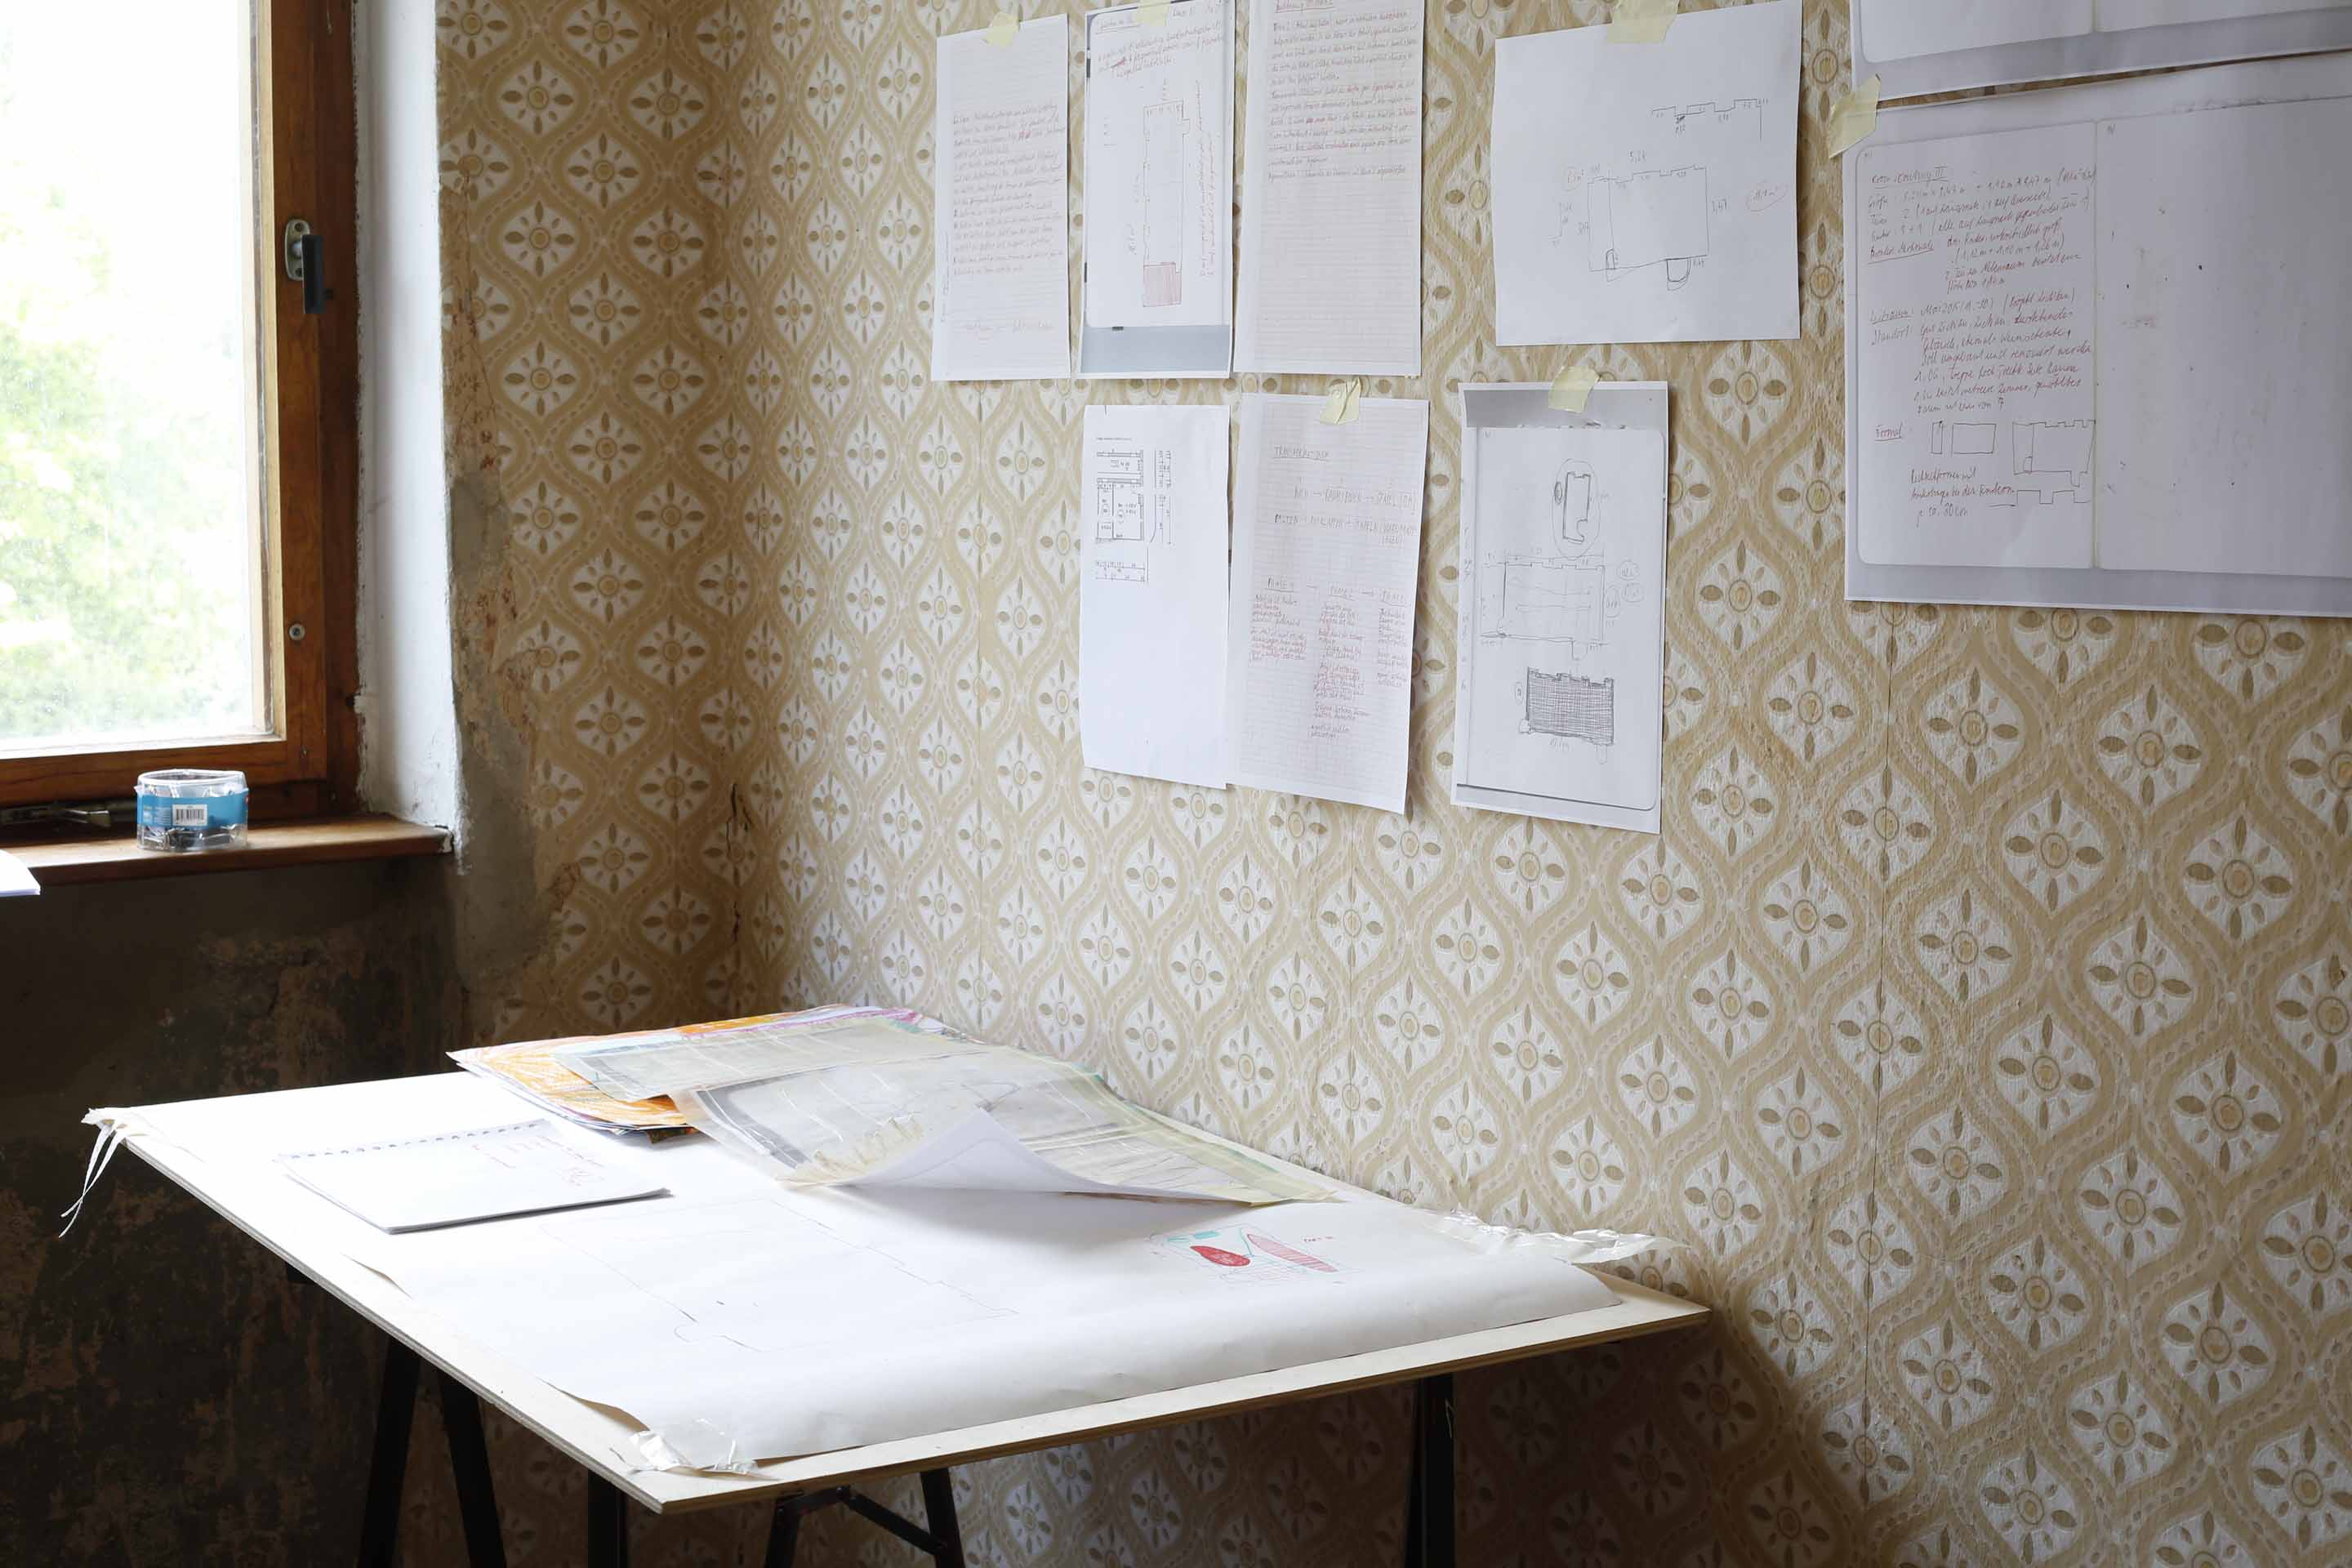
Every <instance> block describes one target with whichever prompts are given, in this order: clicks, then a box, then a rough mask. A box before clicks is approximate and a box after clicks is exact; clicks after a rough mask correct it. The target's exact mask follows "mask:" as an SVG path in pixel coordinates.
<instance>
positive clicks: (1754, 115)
mask: <svg viewBox="0 0 2352 1568" xmlns="http://www.w3.org/2000/svg"><path fill="white" fill-rule="evenodd" d="M1650 118H1651V119H1653V120H1657V121H1664V122H1666V123H1668V124H1671V125H1672V126H1673V127H1674V128H1675V135H1677V136H1679V135H1681V134H1682V133H1683V127H1685V126H1686V125H1694V124H1695V125H1697V126H1699V127H1701V128H1702V129H1704V128H1705V127H1706V126H1709V125H1713V126H1716V127H1717V128H1722V129H1728V130H1733V131H1739V132H1746V133H1748V135H1751V136H1753V137H1755V139H1756V140H1757V141H1759V142H1761V141H1762V140H1764V100H1762V99H1760V98H1735V99H1733V100H1731V101H1730V102H1729V103H1714V102H1708V103H1668V104H1663V105H1661V106H1659V107H1658V108H1656V109H1654V110H1650Z"/></svg>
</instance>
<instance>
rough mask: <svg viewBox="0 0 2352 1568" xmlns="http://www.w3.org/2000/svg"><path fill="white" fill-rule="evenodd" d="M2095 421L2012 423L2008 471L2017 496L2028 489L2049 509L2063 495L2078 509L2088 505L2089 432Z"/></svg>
mask: <svg viewBox="0 0 2352 1568" xmlns="http://www.w3.org/2000/svg"><path fill="white" fill-rule="evenodd" d="M2096 427H2097V422H2096V421H2095V420H2090V419H2064V420H2060V421H2058V422H2057V423H2055V424H2040V423H2031V422H2028V423H2015V422H2012V423H2011V426H2010V427H2009V433H2010V447H2009V458H2010V465H2011V471H2012V472H2014V473H2015V474H2016V476H2017V489H2018V491H2019V493H2020V494H2023V493H2024V492H2026V491H2028V490H2031V491H2032V492H2034V493H2035V494H2036V495H2037V496H2038V497H2039V498H2040V500H2041V501H2042V505H2043V506H2048V505H2049V504H2051V502H2053V501H2054V500H2057V499H2058V498H2059V497H2060V496H2062V495H2063V496H2065V497H2067V498H2068V499H2069V500H2073V501H2074V504H2075V505H2077V506H2088V505H2089V504H2090V502H2091V433H2092V431H2093V430H2094V429H2095V428H2096Z"/></svg>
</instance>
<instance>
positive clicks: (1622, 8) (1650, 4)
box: [1609, 0, 1676, 44]
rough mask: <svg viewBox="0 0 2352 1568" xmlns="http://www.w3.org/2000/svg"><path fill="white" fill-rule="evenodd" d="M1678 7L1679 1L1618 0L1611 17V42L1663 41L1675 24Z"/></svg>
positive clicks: (1641, 42) (1650, 42) (1653, 42)
mask: <svg viewBox="0 0 2352 1568" xmlns="http://www.w3.org/2000/svg"><path fill="white" fill-rule="evenodd" d="M1675 7H1676V0H1617V9H1616V11H1615V12H1614V13H1612V15H1611V16H1610V18H1609V42H1611V43H1612V44H1657V43H1664V41H1665V37H1666V29H1667V28H1668V27H1671V26H1674V25H1675Z"/></svg>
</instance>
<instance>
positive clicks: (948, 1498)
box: [923, 1468, 964, 1568]
mask: <svg viewBox="0 0 2352 1568" xmlns="http://www.w3.org/2000/svg"><path fill="white" fill-rule="evenodd" d="M923 1522H924V1523H926V1524H928V1525H929V1526H930V1527H931V1539H932V1540H934V1541H936V1542H939V1551H938V1552H936V1553H935V1555H936V1556H937V1557H938V1559H939V1565H940V1568H964V1561H963V1526H962V1525H961V1524H959V1523H958V1522H957V1521H956V1507H955V1487H954V1484H953V1483H952V1482H950V1480H949V1479H948V1472H947V1470H946V1469H945V1468H940V1469H936V1470H925V1471H924V1472H923Z"/></svg>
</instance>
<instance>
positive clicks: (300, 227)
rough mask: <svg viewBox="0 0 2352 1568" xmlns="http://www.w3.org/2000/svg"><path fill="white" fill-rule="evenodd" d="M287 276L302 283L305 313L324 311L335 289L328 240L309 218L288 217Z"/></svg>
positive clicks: (319, 313)
mask: <svg viewBox="0 0 2352 1568" xmlns="http://www.w3.org/2000/svg"><path fill="white" fill-rule="evenodd" d="M286 276H287V279H288V280H289V281H291V282H295V283H299V284H300V285H302V313H303V314H304V315H306V316H320V315H324V314H325V313H326V310H327V301H328V300H331V299H333V298H334V297H335V291H334V290H333V289H330V288H328V287H327V266H326V241H325V240H323V239H321V238H320V237H319V234H318V231H317V230H315V229H313V228H312V227H311V226H310V220H309V219H307V218H299V217H297V218H289V219H287V220H286Z"/></svg>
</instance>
